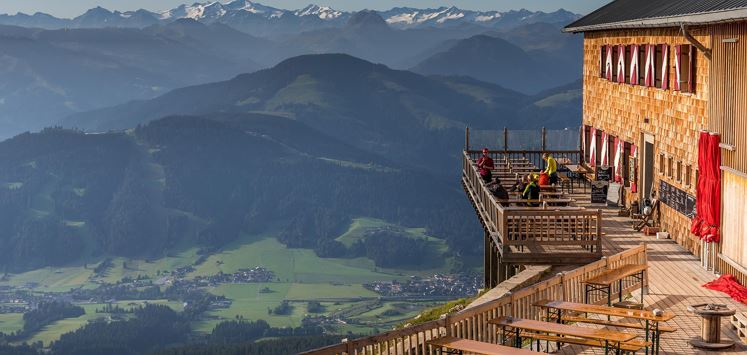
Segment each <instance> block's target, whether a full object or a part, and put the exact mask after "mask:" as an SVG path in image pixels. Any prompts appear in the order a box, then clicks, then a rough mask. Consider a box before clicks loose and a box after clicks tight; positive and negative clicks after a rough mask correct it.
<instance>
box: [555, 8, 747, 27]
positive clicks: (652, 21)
mask: <svg viewBox="0 0 747 355" xmlns="http://www.w3.org/2000/svg"><path fill="white" fill-rule="evenodd" d="M744 20H747V8H745V9H738V10H727V11H718V12H709V13H702V14H692V15H682V16H669V17H656V18H648V19H637V20H630V21H619V22H610V23H603V24H598V25H589V26H576V27H565V28H563V32H566V33H579V32H591V31H604V30H616V29H629V28H653V27H677V26H679V25H681V24H688V25H712V24H717V23H725V22H736V21H744Z"/></svg>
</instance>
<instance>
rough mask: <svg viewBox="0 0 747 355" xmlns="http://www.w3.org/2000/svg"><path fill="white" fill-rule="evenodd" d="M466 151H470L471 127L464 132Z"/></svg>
mask: <svg viewBox="0 0 747 355" xmlns="http://www.w3.org/2000/svg"><path fill="white" fill-rule="evenodd" d="M464 150H469V126H467V128H466V129H465V130H464Z"/></svg>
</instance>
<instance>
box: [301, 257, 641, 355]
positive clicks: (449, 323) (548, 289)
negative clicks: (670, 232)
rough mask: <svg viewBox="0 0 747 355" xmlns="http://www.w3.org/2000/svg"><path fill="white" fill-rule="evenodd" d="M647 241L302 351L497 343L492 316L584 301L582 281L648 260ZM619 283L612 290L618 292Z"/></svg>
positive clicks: (392, 350) (634, 285) (595, 299)
mask: <svg viewBox="0 0 747 355" xmlns="http://www.w3.org/2000/svg"><path fill="white" fill-rule="evenodd" d="M647 259H648V258H647V252H646V245H645V244H641V245H639V246H637V247H635V248H632V249H629V250H626V251H624V252H621V253H619V254H615V255H612V256H610V257H607V258H602V259H601V260H598V261H596V262H593V263H591V264H588V265H586V266H583V267H580V268H577V269H574V270H572V271H569V272H565V273H560V274H558V275H556V276H553V277H551V278H549V279H547V280H545V281H541V282H539V283H537V284H534V285H532V286H529V287H526V288H523V289H520V290H518V291H516V292H514V293H509V294H506V295H504V296H503V297H500V298H497V299H495V300H492V301H490V302H487V303H484V304H482V305H479V306H476V307H473V308H468V309H465V310H463V311H461V312H459V313H455V314H450V315H445V316H443V317H442V318H441V319H438V320H434V321H429V322H426V323H422V324H418V325H414V326H411V327H407V328H404V329H397V330H392V331H389V332H386V333H381V334H378V335H374V336H370V337H365V338H360V339H355V340H347V341H344V342H342V343H340V344H336V345H332V346H328V347H325V348H321V349H317V350H311V351H308V352H305V353H303V354H309V355H312V354H313V355H317V354H319V355H321V354H325V355H326V354H340V355H343V354H344V355H363V354H366V355H368V354H379V355H382V354H387V355H395V354H396V355H421V354H436V351H437V349H435V348H433V347H431V346H429V345H428V344H427V342H428V341H429V340H432V339H435V338H439V337H443V336H456V337H460V338H464V339H471V340H478V341H482V342H488V343H494V344H495V343H499V342H500V339H499V334H498V328H497V327H496V326H494V325H491V324H488V321H490V320H491V319H493V318H497V317H501V316H513V317H519V318H527V319H535V320H541V317H540V316H541V314H540V309H539V308H538V307H534V306H533V304H534V303H535V302H537V301H539V300H542V299H550V300H561V301H569V302H578V303H583V302H584V281H585V280H587V279H589V278H591V277H594V276H596V275H598V274H599V273H601V272H603V271H605V270H609V269H612V268H617V267H620V266H623V265H629V264H646V263H647ZM617 287H618V285H615V286H614V287H613V290H612V292H613V293H617V292H618V288H617ZM622 287H623V292H632V291H634V290H636V289H639V288H641V287H648V279H647V278H644V279H643V280H641V281H638V280H633V279H631V280H626V282H624V283H623V285H622ZM589 303H596V304H602V303H606V298H603V297H602V296H600V295H592V296H591V297H590V298H589Z"/></svg>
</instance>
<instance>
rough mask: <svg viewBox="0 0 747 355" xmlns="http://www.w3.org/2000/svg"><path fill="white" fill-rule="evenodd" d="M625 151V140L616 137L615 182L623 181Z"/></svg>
mask: <svg viewBox="0 0 747 355" xmlns="http://www.w3.org/2000/svg"><path fill="white" fill-rule="evenodd" d="M624 152H625V141H624V140H622V139H620V138H615V158H614V162H613V164H614V167H615V174H614V177H615V182H618V183H622V181H623V171H622V166H623V153H624Z"/></svg>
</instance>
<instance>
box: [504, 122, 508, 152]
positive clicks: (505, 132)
mask: <svg viewBox="0 0 747 355" xmlns="http://www.w3.org/2000/svg"><path fill="white" fill-rule="evenodd" d="M503 151H504V152H508V128H506V127H503Z"/></svg>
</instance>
